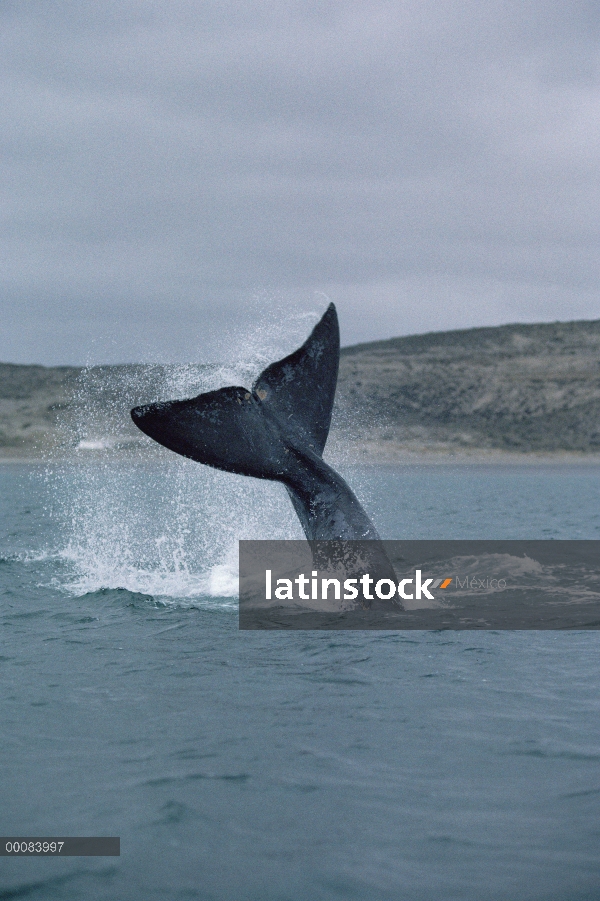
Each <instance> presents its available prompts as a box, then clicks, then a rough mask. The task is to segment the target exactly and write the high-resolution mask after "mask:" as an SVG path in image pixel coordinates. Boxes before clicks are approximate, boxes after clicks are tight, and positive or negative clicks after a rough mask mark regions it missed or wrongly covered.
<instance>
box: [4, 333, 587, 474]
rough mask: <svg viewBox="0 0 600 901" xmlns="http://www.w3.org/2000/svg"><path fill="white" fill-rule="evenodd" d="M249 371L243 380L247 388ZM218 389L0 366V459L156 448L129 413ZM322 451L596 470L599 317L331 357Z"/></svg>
mask: <svg viewBox="0 0 600 901" xmlns="http://www.w3.org/2000/svg"><path fill="white" fill-rule="evenodd" d="M251 376H252V373H251V371H250V369H249V370H248V373H247V379H246V381H247V383H249V381H248V380H249V379H251ZM218 384H223V381H222V379H221V380H220V371H219V368H218V367H207V366H199V365H198V366H145V365H141V364H140V365H129V366H127V365H125V366H99V367H93V368H90V369H82V368H77V367H49V368H46V367H42V366H19V365H14V364H0V460H9V459H10V460H24V459H46V458H48V456H56V455H62V454H65V453H70V452H72V451H73V450H74V449H79V451H80V452H86V451H87V452H102V451H106V450H107V449H113V450H117V449H118V450H120V451H123V452H127V451H130V450H131V449H132V448H136V449H138V450H140V449H144V452H147V453H153V452H160V451H159V449H156V448H154V447H152V448H150V444H149V442H146V440H145V439H144V438H143V436H140V435H139V433H137V430H136V429H135V427H134V426H133V424H132V423H131V422H130V420H129V415H128V414H129V409H130V407H131V406H133V405H134V404H136V403H140V402H144V401H148V400H154V399H158V398H165V397H177V396H193V394H195V393H198V392H199V391H202V390H210V388H213V387H217V385H218ZM328 455H329V457H330V458H331V459H344V460H346V461H348V462H363V463H369V462H373V463H386V462H391V463H393V462H409V463H410V462H415V463H418V462H472V463H475V462H502V461H506V462H511V461H512V462H517V461H522V462H525V461H532V462H533V461H553V462H564V461H582V462H585V461H589V462H592V461H595V460H596V459H598V460H600V320H594V321H579V322H566V323H542V324H535V325H507V326H498V327H495V328H479V329H468V330H461V331H454V332H434V333H430V334H426V335H415V336H409V337H405V338H393V339H391V340H388V341H378V342H374V343H370V344H359V345H356V346H354V347H347V348H344V349H343V350H342V354H341V360H340V375H339V382H338V393H337V396H336V406H335V410H334V418H333V424H332V432H331V437H330V442H329V444H328Z"/></svg>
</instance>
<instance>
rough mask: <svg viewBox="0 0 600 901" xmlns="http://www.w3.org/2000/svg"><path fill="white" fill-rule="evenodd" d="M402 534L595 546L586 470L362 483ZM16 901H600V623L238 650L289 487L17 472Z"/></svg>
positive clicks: (153, 467) (4, 601)
mask: <svg viewBox="0 0 600 901" xmlns="http://www.w3.org/2000/svg"><path fill="white" fill-rule="evenodd" d="M344 474H345V475H346V477H347V478H348V480H349V481H350V483H351V484H352V485H353V486H354V487H355V488H356V490H357V493H358V494H359V496H360V497H361V499H362V500H363V502H364V504H365V506H366V508H367V509H368V510H369V512H370V513H371V514H372V516H373V519H374V520H375V522H376V524H377V526H378V527H379V529H380V531H381V533H382V535H383V537H386V538H546V539H556V538H567V539H575V538H600V469H599V468H597V467H595V466H587V465H586V466H584V465H581V466H568V465H561V466H556V467H550V466H547V467H544V466H510V467H493V466H455V467H452V466H422V467H417V466H404V467H401V466H398V467H391V466H390V467H373V468H362V469H361V468H346V470H345V472H344ZM0 510H1V519H0V629H1V632H0V634H1V647H0V680H1V682H0V684H1V687H2V691H1V693H0V735H1V741H0V755H1V770H0V772H1V776H0V823H1V826H0V832H1V833H2V834H3V835H38V836H40V835H52V834H62V835H71V836H77V835H118V836H120V837H121V856H120V857H119V858H63V859H55V858H53V859H48V858H44V859H34V858H20V859H14V858H7V857H1V858H0V899H16V898H26V899H31V901H36V899H44V901H47V899H48V901H51V899H78V898H85V899H89V901H95V899H111V901H112V899H119V901H154V899H156V901H159V899H160V901H165V899H178V901H179V899H182V901H183V899H186V901H188V899H190V901H191V899H199V901H200V899H202V901H250V899H252V901H316V899H319V901H320V899H323V901H334V899H336V901H337V899H340V901H341V899H344V901H346V899H357V901H384V899H385V901H404V899H406V901H434V899H435V901H482V899H486V901H509V899H510V901H513V899H523V901H534V899H535V901H584V899H585V901H597V899H598V898H599V897H600V853H599V850H600V729H599V727H600V692H599V686H600V635H599V633H597V632H536V631H531V632H477V633H473V632H411V633H408V632H405V633H403V632H385V633H384V632H352V633H350V632H347V633H344V632H342V633H339V632H338V633H328V632H293V633H290V632H240V631H239V630H238V624H237V597H236V594H237V583H236V557H237V544H236V542H237V540H238V539H239V538H298V537H301V536H300V532H299V526H298V524H297V522H296V521H295V518H294V515H293V513H292V510H291V507H290V505H289V502H288V500H287V497H286V495H285V492H284V491H283V489H281V487H280V486H277V485H270V484H266V483H258V482H254V481H252V480H249V479H243V478H241V477H235V476H229V475H227V474H224V473H216V472H213V471H211V470H208V469H206V468H204V467H200V466H197V465H195V464H192V463H189V462H187V461H184V460H182V459H177V458H175V457H172V458H171V457H170V456H168V455H166V454H165V455H164V457H161V458H160V459H157V460H155V461H151V460H143V459H137V458H134V457H133V456H127V455H123V454H121V455H120V456H119V455H118V454H113V453H112V452H111V450H110V449H105V450H104V451H100V450H97V451H95V450H94V449H93V448H89V449H87V451H85V449H84V451H82V452H81V453H79V454H78V455H75V457H74V459H73V460H71V461H70V462H65V463H63V464H54V465H53V466H34V465H30V466H26V465H8V464H7V465H3V466H1V467H0Z"/></svg>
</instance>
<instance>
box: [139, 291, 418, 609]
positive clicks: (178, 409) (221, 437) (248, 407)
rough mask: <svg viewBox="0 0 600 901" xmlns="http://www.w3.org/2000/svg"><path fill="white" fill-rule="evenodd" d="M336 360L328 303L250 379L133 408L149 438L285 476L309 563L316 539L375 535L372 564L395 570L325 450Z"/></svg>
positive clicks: (196, 456)
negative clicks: (289, 347) (295, 342)
mask: <svg viewBox="0 0 600 901" xmlns="http://www.w3.org/2000/svg"><path fill="white" fill-rule="evenodd" d="M339 360H340V330H339V323H338V317H337V312H336V309H335V305H334V304H333V303H331V304H329V306H328V308H327V310H326V311H325V313H324V314H323V316H322V318H321V319H320V321H319V322H318V323H317V324H316V326H315V327H314V328H313V330H312V332H311V334H310V335H309V336H308V338H307V339H306V341H305V342H304V344H302V346H301V347H299V348H298V349H297V350H295V351H294V352H293V353H291V354H289V355H288V356H286V357H284V358H283V359H282V360H278V361H277V362H275V363H271V364H270V365H269V366H267V368H266V369H265V370H264V371H263V372H261V374H260V375H259V376H258V378H257V379H256V381H255V382H254V384H253V385H252V387H251V388H250V389H248V388H244V387H237V386H236V387H227V388H220V389H218V390H216V391H208V392H205V393H203V394H199V395H198V396H197V397H193V398H189V399H187V400H169V401H162V402H158V403H149V404H144V405H141V406H137V407H134V408H133V409H132V410H131V418H132V419H133V422H134V423H135V425H136V426H137V427H138V428H139V429H141V431H142V432H144V433H145V434H146V435H148V436H149V437H150V438H152V439H154V441H157V442H158V443H159V444H161V445H163V446H164V447H166V448H168V449H169V450H172V451H174V452H175V453H177V454H181V455H182V456H184V457H188V458H189V459H191V460H195V461H196V462H198V463H203V464H205V465H207V466H212V467H214V468H215V469H221V470H224V471H225V472H231V473H236V474H241V475H245V476H252V477H254V478H257V479H268V480H272V481H277V482H281V483H283V485H284V486H285V488H286V490H287V493H288V495H289V497H290V500H291V502H292V504H293V506H294V510H295V511H296V514H297V516H298V519H299V520H300V523H301V525H302V529H303V531H304V534H305V536H306V538H307V540H308V541H309V542H310V543H311V546H312V547H313V558H314V559H315V562H316V563H318V559H317V558H318V550H317V548H318V543H319V542H328V541H360V542H363V541H366V542H377V550H375V545H373V546H372V547H373V552H372V554H371V557H372V559H373V562H374V564H375V565H376V569H377V572H378V574H379V575H380V577H381V575H382V573H383V574H385V576H386V577H392V578H393V573H394V571H393V568H392V566H391V564H390V563H389V560H388V559H387V556H386V554H385V551H384V550H383V548H382V546H381V545H380V542H381V539H380V536H379V534H378V532H377V529H376V528H375V526H374V525H373V523H372V522H371V519H370V518H369V516H368V515H367V513H366V512H365V510H364V509H363V507H362V506H361V504H360V502H359V500H358V498H357V497H356V495H355V494H354V492H353V491H352V489H351V488H350V486H349V485H348V484H347V483H346V481H345V480H344V479H343V478H342V476H341V475H340V474H339V473H337V472H336V471H335V470H334V469H333V467H331V466H330V465H329V464H328V463H326V462H325V461H324V460H323V451H324V449H325V444H326V442H327V437H328V435H329V428H330V425H331V416H332V410H333V401H334V397H335V391H336V385H337V378H338V369H339ZM366 605H367V604H366V603H363V606H366ZM368 606H371V604H368ZM395 606H396V607H400V606H401V605H400V604H399V603H396V604H395Z"/></svg>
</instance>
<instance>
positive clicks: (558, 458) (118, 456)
mask: <svg viewBox="0 0 600 901" xmlns="http://www.w3.org/2000/svg"><path fill="white" fill-rule="evenodd" d="M336 437H337V439H338V440H337V441H335V442H332V444H333V447H332V448H331V449H329V452H327V449H326V452H325V460H326V462H329V463H331V464H332V465H333V466H336V467H337V466H344V465H346V466H348V465H350V466H600V453H582V452H578V451H562V450H561V451H550V452H549V451H545V452H544V451H525V452H523V451H505V450H499V449H497V448H475V447H471V448H448V447H422V446H421V447H419V446H415V445H407V444H404V443H402V442H396V441H384V442H377V441H364V442H348V443H347V444H345V445H343V444H342V442H341V441H340V440H339V438H340V436H339V435H338V436H336ZM132 451H133V449H130V450H128V451H126V452H123V451H122V450H117V449H115V448H111V449H109V448H106V449H103V450H77V449H75V448H72V447H69V448H65V449H64V451H63V452H61V451H60V450H59V449H57V448H56V447H54V448H53V449H52V452H49V453H43V452H42V453H37V454H31V453H27V452H25V453H23V454H18V453H17V454H15V453H11V454H3V453H2V451H1V450H0V466H2V465H7V466H8V465H25V464H26V465H38V466H39V465H41V466H48V465H52V464H56V463H62V462H64V461H66V460H68V461H69V462H71V463H73V462H78V461H81V462H84V461H90V460H103V461H104V460H107V459H111V458H112V459H113V460H119V461H124V460H127V459H129V460H131V462H132V463H133V462H134V461H135V462H136V463H137V462H139V461H140V459H141V458H143V460H144V461H148V460H152V459H153V460H156V461H158V460H160V459H161V458H162V459H165V458H166V454H167V452H164V451H161V450H157V451H156V452H155V451H154V449H153V448H152V449H149V448H147V447H144V448H139V451H140V452H141V453H140V454H139V455H138V454H135V452H133V453H132Z"/></svg>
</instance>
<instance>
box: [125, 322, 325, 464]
mask: <svg viewBox="0 0 600 901" xmlns="http://www.w3.org/2000/svg"><path fill="white" fill-rule="evenodd" d="M339 355H340V335H339V326H338V319H337V313H336V310H335V307H334V305H333V304H330V305H329V307H328V308H327V310H326V312H325V314H324V315H323V317H322V318H321V320H320V321H319V322H318V323H317V325H316V326H315V328H314V329H313V331H312V332H311V334H310V335H309V337H308V338H307V339H306V341H305V342H304V344H303V345H302V346H301V347H299V348H298V350H296V351H294V353H292V354H290V355H289V356H287V357H285V358H284V359H282V360H279V361H278V362H276V363H272V364H271V365H270V366H268V367H267V368H266V369H265V370H264V371H263V372H262V373H261V374H260V375H259V377H258V378H257V380H256V382H255V383H254V385H253V386H252V389H251V390H250V391H248V390H247V389H246V388H241V387H232V388H221V389H219V390H218V391H209V392H207V393H205V394H199V395H198V396H197V397H194V398H191V399H190V400H176V401H166V402H163V403H154V404H147V405H145V406H140V407H134V409H133V410H132V411H131V417H132V419H133V421H134V423H135V424H136V425H137V426H138V428H140V429H141V430H142V432H144V433H145V434H147V435H149V436H150V437H151V438H153V439H154V440H155V441H157V442H158V443H159V444H162V445H164V446H165V447H167V448H169V449H170V450H172V451H175V452H176V453H178V454H182V455H183V456H184V457H189V458H190V459H192V460H196V461H197V462H198V463H205V464H207V465H208V466H213V467H215V468H216V469H223V470H225V471H227V472H234V473H239V474H241V475H248V476H254V477H255V478H262V479H275V480H279V481H283V482H286V481H287V475H288V470H289V468H290V463H291V458H292V457H296V455H297V453H300V454H302V455H304V454H307V455H308V456H309V457H310V456H312V455H313V454H314V455H316V456H318V457H320V456H321V455H322V453H323V449H324V447H325V443H326V441H327V436H328V434H329V426H330V424H331V413H332V409H333V399H334V396H335V387H336V382H337V374H338V367H339Z"/></svg>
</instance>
